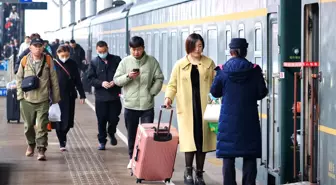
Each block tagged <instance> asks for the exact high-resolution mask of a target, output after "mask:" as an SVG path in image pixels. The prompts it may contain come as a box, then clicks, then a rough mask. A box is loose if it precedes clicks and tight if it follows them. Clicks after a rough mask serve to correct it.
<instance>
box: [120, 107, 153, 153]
mask: <svg viewBox="0 0 336 185" xmlns="http://www.w3.org/2000/svg"><path fill="white" fill-rule="evenodd" d="M124 116H125V124H126V128H127V133H128V154H129V158H130V159H132V155H133V148H134V143H135V137H136V133H137V130H138V125H139V119H141V123H153V122H154V108H152V109H149V110H132V109H126V108H125V112H124Z"/></svg>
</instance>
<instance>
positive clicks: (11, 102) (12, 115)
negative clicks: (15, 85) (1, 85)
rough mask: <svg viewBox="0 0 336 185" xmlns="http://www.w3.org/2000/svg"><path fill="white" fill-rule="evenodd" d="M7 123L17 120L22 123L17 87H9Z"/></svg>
mask: <svg viewBox="0 0 336 185" xmlns="http://www.w3.org/2000/svg"><path fill="white" fill-rule="evenodd" d="M6 104H7V111H6V112H7V123H9V122H10V121H17V123H20V102H19V101H18V100H17V94H16V89H7V98H6Z"/></svg>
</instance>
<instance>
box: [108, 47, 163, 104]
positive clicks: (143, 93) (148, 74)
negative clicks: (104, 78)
mask: <svg viewBox="0 0 336 185" xmlns="http://www.w3.org/2000/svg"><path fill="white" fill-rule="evenodd" d="M133 69H140V74H139V76H138V77H137V78H136V79H134V80H132V79H131V78H129V77H128V74H129V73H130V72H131V71H132V70H133ZM113 80H114V83H115V84H116V85H118V86H121V87H123V94H124V106H125V108H127V109H132V110H148V109H151V108H153V107H154V97H155V96H156V95H157V94H158V93H159V92H160V91H161V88H162V84H163V80H164V77H163V74H162V70H161V68H160V64H159V63H158V61H157V60H156V59H155V58H154V57H152V56H150V55H147V54H146V53H144V56H143V57H142V58H141V59H140V60H138V59H136V58H134V57H133V56H127V57H125V58H124V59H122V60H121V62H120V64H119V66H118V68H117V71H116V73H115V75H114V79H113Z"/></svg>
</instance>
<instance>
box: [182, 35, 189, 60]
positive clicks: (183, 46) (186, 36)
mask: <svg viewBox="0 0 336 185" xmlns="http://www.w3.org/2000/svg"><path fill="white" fill-rule="evenodd" d="M188 36H189V32H188V31H182V34H181V57H183V56H186V55H187V52H186V51H185V42H186V40H187V38H188Z"/></svg>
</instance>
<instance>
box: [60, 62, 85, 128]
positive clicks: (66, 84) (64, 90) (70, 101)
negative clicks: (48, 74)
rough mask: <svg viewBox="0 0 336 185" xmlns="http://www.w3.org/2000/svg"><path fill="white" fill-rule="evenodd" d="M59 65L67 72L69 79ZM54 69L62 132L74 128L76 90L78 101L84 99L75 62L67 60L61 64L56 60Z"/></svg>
mask: <svg viewBox="0 0 336 185" xmlns="http://www.w3.org/2000/svg"><path fill="white" fill-rule="evenodd" d="M60 65H62V66H63V67H64V68H65V69H66V70H67V71H68V72H69V74H70V77H69V75H68V74H67V73H66V72H65V71H64V70H63V69H62V68H61V67H60ZM55 68H56V72H57V76H58V81H59V88H60V95H61V101H60V102H59V106H60V109H61V120H62V122H61V123H59V124H60V125H61V128H62V130H66V128H72V127H73V126H74V116H75V100H76V98H77V91H76V89H77V90H78V92H79V95H80V99H85V98H86V97H85V92H84V90H83V85H82V82H81V79H80V76H79V72H78V69H77V64H76V62H75V61H73V60H72V59H69V60H67V61H66V62H65V63H63V62H61V61H59V60H58V63H57V62H56V63H55Z"/></svg>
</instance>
